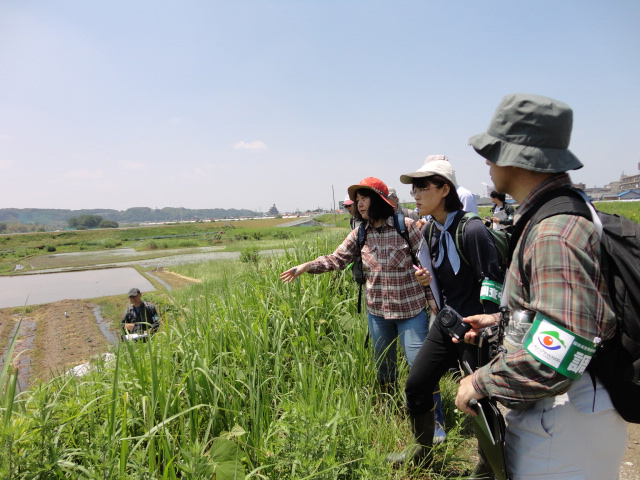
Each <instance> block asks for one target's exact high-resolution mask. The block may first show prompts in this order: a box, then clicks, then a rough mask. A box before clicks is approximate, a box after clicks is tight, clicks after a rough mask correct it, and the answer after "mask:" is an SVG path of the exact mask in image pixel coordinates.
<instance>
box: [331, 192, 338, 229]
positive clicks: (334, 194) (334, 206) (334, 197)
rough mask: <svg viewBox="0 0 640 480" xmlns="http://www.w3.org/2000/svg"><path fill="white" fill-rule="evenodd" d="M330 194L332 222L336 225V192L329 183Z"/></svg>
mask: <svg viewBox="0 0 640 480" xmlns="http://www.w3.org/2000/svg"><path fill="white" fill-rule="evenodd" d="M331 195H332V196H333V224H334V225H335V226H336V227H337V226H338V215H337V214H336V192H335V190H334V189H333V185H331Z"/></svg>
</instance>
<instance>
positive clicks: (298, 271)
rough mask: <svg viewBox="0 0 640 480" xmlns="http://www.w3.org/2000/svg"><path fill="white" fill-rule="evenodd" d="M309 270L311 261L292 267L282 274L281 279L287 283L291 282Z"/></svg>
mask: <svg viewBox="0 0 640 480" xmlns="http://www.w3.org/2000/svg"><path fill="white" fill-rule="evenodd" d="M307 270H309V262H307V263H303V264H302V265H298V266H297V267H293V268H290V269H289V270H287V271H284V272H282V273H281V274H280V280H282V281H283V282H285V283H291V282H293V281H294V280H295V279H296V278H298V277H299V276H300V275H302V274H303V273H304V272H306V271H307Z"/></svg>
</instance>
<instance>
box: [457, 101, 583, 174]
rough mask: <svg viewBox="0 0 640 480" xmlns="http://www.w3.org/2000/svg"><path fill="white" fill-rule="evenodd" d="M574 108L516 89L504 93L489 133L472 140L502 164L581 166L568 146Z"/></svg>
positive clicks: (546, 168) (544, 168) (550, 168)
mask: <svg viewBox="0 0 640 480" xmlns="http://www.w3.org/2000/svg"><path fill="white" fill-rule="evenodd" d="M572 126H573V110H571V108H570V107H569V106H568V105H567V104H565V103H563V102H559V101H558V100H553V99H552V98H547V97H542V96H539V95H530V94H527V93H514V94H511V95H507V96H505V97H504V98H503V99H502V101H501V102H500V105H498V108H497V109H496V112H495V113H494V114H493V118H492V119H491V123H490V124H489V129H488V130H487V133H481V134H479V135H475V136H473V137H471V138H470V139H469V144H470V145H471V146H472V147H473V148H474V149H475V150H476V152H478V153H479V154H480V155H481V156H483V157H484V158H486V159H487V160H489V161H490V162H492V163H495V164H496V165H498V166H499V167H520V168H524V169H525V170H533V171H536V172H547V173H560V172H566V171H568V170H576V169H578V168H582V167H583V165H582V162H580V160H578V158H577V157H576V156H575V155H574V154H573V153H571V151H570V150H569V141H570V140H571V128H572Z"/></svg>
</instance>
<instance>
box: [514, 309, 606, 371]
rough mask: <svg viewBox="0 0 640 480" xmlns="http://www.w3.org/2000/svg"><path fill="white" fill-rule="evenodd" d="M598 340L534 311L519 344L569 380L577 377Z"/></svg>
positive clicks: (591, 354) (594, 350) (596, 346)
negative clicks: (529, 324) (588, 337)
mask: <svg viewBox="0 0 640 480" xmlns="http://www.w3.org/2000/svg"><path fill="white" fill-rule="evenodd" d="M600 342H601V339H600V338H599V337H595V338H594V339H593V341H590V340H587V339H586V338H584V337H581V336H580V335H577V334H575V333H573V332H572V331H570V330H567V329H566V328H563V327H561V326H560V325H557V324H556V323H554V322H553V321H551V320H550V319H549V318H548V317H546V316H544V315H542V314H541V313H537V314H536V316H535V318H534V319H533V324H532V325H531V329H530V330H529V333H527V335H526V336H525V339H524V345H523V346H524V349H525V350H526V351H527V352H529V353H530V354H531V355H532V356H533V358H535V359H536V360H538V361H539V362H540V363H542V364H544V365H546V366H547V367H549V368H552V369H553V370H555V371H556V372H558V373H560V374H562V375H564V376H565V377H567V378H570V379H571V380H578V379H579V378H580V376H581V375H582V374H583V373H584V371H585V370H586V369H587V366H588V365H589V362H590V361H591V358H593V356H594V355H595V353H596V350H597V349H598V345H599V344H600Z"/></svg>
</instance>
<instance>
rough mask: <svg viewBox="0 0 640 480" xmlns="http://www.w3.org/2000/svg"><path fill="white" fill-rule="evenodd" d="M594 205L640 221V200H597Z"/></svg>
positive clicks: (607, 211) (599, 208)
mask: <svg viewBox="0 0 640 480" xmlns="http://www.w3.org/2000/svg"><path fill="white" fill-rule="evenodd" d="M594 206H595V207H596V208H597V209H598V210H600V211H601V212H606V213H616V214H618V215H620V216H621V217H627V218H629V219H631V220H633V221H634V222H638V223H640V202H596V203H594Z"/></svg>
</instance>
